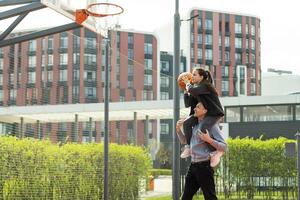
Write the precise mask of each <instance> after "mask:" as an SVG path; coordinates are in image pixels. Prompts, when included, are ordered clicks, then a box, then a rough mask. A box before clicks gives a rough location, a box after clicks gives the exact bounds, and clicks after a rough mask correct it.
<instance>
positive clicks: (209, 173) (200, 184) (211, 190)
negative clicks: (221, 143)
mask: <svg viewBox="0 0 300 200" xmlns="http://www.w3.org/2000/svg"><path fill="white" fill-rule="evenodd" d="M199 188H201V190H202V192H203V195H204V199H205V200H217V199H218V198H217V196H216V189H215V181H214V170H213V169H212V168H211V167H210V162H209V161H206V162H202V163H194V164H193V163H192V164H191V165H190V167H189V171H188V173H187V175H186V177H185V186H184V192H183V195H182V197H181V200H192V199H193V196H194V195H195V194H196V192H197V191H198V190H199Z"/></svg>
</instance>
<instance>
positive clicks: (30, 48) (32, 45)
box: [29, 40, 36, 51]
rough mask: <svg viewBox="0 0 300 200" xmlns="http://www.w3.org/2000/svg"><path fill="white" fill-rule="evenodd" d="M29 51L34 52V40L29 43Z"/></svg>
mask: <svg viewBox="0 0 300 200" xmlns="http://www.w3.org/2000/svg"><path fill="white" fill-rule="evenodd" d="M29 51H36V40H30V41H29Z"/></svg>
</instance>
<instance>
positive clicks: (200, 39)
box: [197, 34, 203, 44]
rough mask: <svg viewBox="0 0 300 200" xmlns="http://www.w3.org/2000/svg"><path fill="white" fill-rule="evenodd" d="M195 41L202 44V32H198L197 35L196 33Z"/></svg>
mask: <svg viewBox="0 0 300 200" xmlns="http://www.w3.org/2000/svg"><path fill="white" fill-rule="evenodd" d="M197 43H198V44H203V41H202V34H198V35H197Z"/></svg>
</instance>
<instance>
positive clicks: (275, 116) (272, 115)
mask: <svg viewBox="0 0 300 200" xmlns="http://www.w3.org/2000/svg"><path fill="white" fill-rule="evenodd" d="M243 112H244V113H243V121H245V122H250V121H290V120H292V119H293V115H292V106H291V105H276V106H274V105H267V106H249V107H244V108H243Z"/></svg>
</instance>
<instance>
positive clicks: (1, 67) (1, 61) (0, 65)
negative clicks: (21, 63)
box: [0, 58, 4, 69]
mask: <svg viewBox="0 0 300 200" xmlns="http://www.w3.org/2000/svg"><path fill="white" fill-rule="evenodd" d="M3 66H4V62H3V58H0V69H3Z"/></svg>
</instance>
